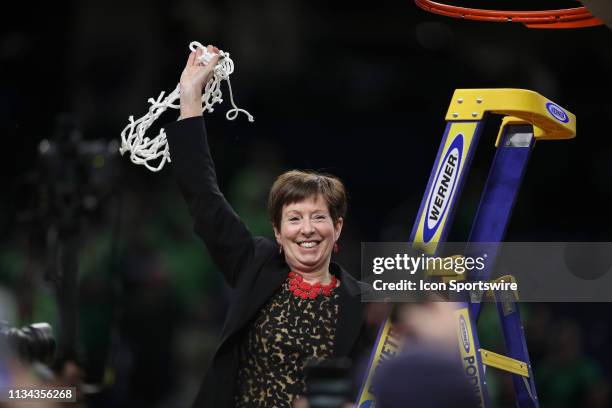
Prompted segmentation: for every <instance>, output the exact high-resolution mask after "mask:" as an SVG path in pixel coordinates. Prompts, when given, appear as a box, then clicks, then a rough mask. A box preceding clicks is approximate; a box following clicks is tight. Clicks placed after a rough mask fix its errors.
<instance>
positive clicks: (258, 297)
mask: <svg viewBox="0 0 612 408" xmlns="http://www.w3.org/2000/svg"><path fill="white" fill-rule="evenodd" d="M166 134H167V140H168V144H169V146H170V155H171V159H172V167H173V170H174V174H175V177H176V180H177V182H178V185H179V188H180V189H181V191H182V193H183V196H184V198H185V200H186V201H187V205H188V206H189V211H190V213H191V215H192V217H193V220H194V224H195V226H194V230H195V232H196V233H197V235H199V236H200V238H202V239H203V240H204V242H205V243H206V246H207V247H208V250H209V252H210V255H211V256H212V258H213V260H214V261H215V263H216V264H217V265H218V267H219V269H220V270H221V271H222V273H223V275H224V277H225V281H226V282H227V284H228V285H229V286H230V288H231V289H232V295H231V296H230V298H231V299H230V305H229V311H228V314H227V317H226V320H225V324H224V325H223V329H222V331H221V337H220V340H219V346H218V348H217V350H216V352H215V354H214V357H213V359H212V361H211V363H210V366H209V368H208V372H207V373H206V375H205V377H204V382H203V384H202V386H201V387H200V391H199V393H198V396H197V398H196V401H195V403H194V407H215V408H223V407H233V405H234V392H235V391H234V390H235V385H236V380H237V374H238V364H239V347H240V343H241V341H242V338H243V334H244V330H245V329H247V328H248V323H249V322H250V321H251V320H252V318H253V317H254V316H255V314H256V313H257V311H258V310H259V309H260V308H261V307H262V306H263V305H264V304H265V303H266V301H267V300H268V299H269V298H270V297H271V296H272V295H273V294H274V292H275V291H277V290H278V288H279V287H280V286H281V285H282V283H283V282H284V281H285V279H286V278H287V274H288V273H289V267H288V266H287V263H286V262H285V259H284V257H283V256H282V255H280V254H279V252H278V245H277V243H276V242H275V241H273V240H271V239H268V238H263V237H253V236H252V234H251V232H250V231H249V230H248V228H247V227H246V226H245V224H244V223H243V222H242V221H241V220H240V218H239V217H238V215H236V213H235V212H234V211H233V209H232V207H231V206H230V205H229V204H228V202H227V201H226V199H225V197H224V196H223V194H222V193H221V191H219V187H218V185H217V177H216V174H215V166H214V163H213V160H212V157H211V155H210V149H209V147H208V142H207V139H206V130H205V127H204V121H203V119H202V118H201V117H195V118H188V119H184V120H180V121H178V122H175V123H172V124H170V125H169V126H167V127H166ZM330 271H331V273H333V274H334V275H336V276H337V277H338V278H339V279H340V281H341V285H340V286H339V287H338V291H339V305H340V308H339V316H338V323H337V324H338V326H337V328H336V340H335V346H334V356H337V357H342V356H348V357H354V355H355V353H357V352H359V351H360V350H358V344H359V345H361V344H360V342H358V340H359V338H360V334H361V331H362V330H363V304H362V303H361V298H360V294H361V291H362V290H363V286H362V285H363V284H361V283H360V282H359V281H357V280H355V279H354V278H353V277H352V276H351V275H350V274H348V273H347V272H345V271H344V270H343V269H342V268H340V267H339V266H338V265H336V264H334V263H331V264H330Z"/></svg>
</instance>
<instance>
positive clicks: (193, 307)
mask: <svg viewBox="0 0 612 408" xmlns="http://www.w3.org/2000/svg"><path fill="white" fill-rule="evenodd" d="M491 3H492V2H491V1H488V2H483V1H481V2H477V1H473V2H469V1H456V2H454V3H452V4H455V5H476V6H481V7H488V8H494V9H552V8H564V7H575V6H579V4H578V2H576V1H539V2H533V1H529V2H527V1H499V2H495V3H499V4H495V5H492V4H491ZM534 3H538V4H537V5H535V4H534ZM2 20H3V22H2V25H1V28H0V31H1V35H0V70H1V71H0V72H1V73H2V75H0V115H1V120H0V126H1V129H2V130H1V135H2V141H3V146H4V147H3V149H2V150H3V155H2V159H1V160H0V177H2V189H1V200H0V228H1V232H2V233H1V238H0V320H6V321H7V323H8V324H10V325H11V326H16V327H22V326H25V325H29V324H31V323H33V322H48V323H49V324H50V325H51V326H52V327H53V329H54V333H55V336H56V337H57V338H58V345H57V356H58V358H57V359H56V361H54V362H49V367H50V368H52V369H53V370H54V371H55V376H56V379H55V380H52V379H51V373H50V372H49V371H48V368H49V367H41V366H38V365H33V368H31V369H29V371H28V372H29V373H30V374H28V375H29V376H31V377H32V378H35V380H33V381H42V382H45V381H50V382H54V381H55V382H54V384H57V383H62V381H65V382H67V383H70V384H77V385H78V387H79V389H80V392H82V395H81V396H80V401H81V402H79V403H78V404H77V405H78V406H91V407H115V406H130V407H182V406H189V405H190V404H191V403H192V401H193V399H194V396H195V394H196V392H197V390H198V387H199V385H200V381H201V378H202V375H203V373H204V371H205V369H206V367H207V361H208V358H209V357H210V356H211V353H213V352H214V348H215V345H216V338H217V335H218V333H219V330H220V327H221V324H222V322H223V317H224V315H225V311H226V307H227V303H228V300H227V292H226V290H225V288H224V286H223V282H222V279H221V277H220V275H219V274H218V273H217V270H216V267H215V265H214V264H213V263H212V261H211V259H210V258H209V256H208V253H207V251H206V248H205V247H204V245H203V244H202V243H201V242H200V241H199V240H198V239H197V238H196V237H195V236H194V235H193V233H192V229H191V226H192V222H191V220H190V218H189V214H188V212H187V208H186V205H185V203H184V202H183V200H182V198H181V196H180V193H179V191H178V188H177V187H176V184H175V182H174V180H173V177H172V171H171V166H172V164H167V165H166V166H165V167H164V169H163V170H162V171H161V172H159V173H152V172H150V171H148V170H146V169H145V168H144V167H142V166H136V165H134V164H132V163H131V162H130V160H129V158H128V157H127V155H126V156H125V157H121V156H120V155H119V154H118V147H119V143H120V133H121V131H122V129H123V128H124V127H125V126H126V125H127V120H128V116H130V115H134V116H135V117H140V116H142V115H143V114H144V113H146V110H147V109H148V103H147V102H146V101H147V99H148V98H150V97H155V98H156V97H157V96H158V95H159V93H160V92H161V91H162V90H163V91H166V92H169V91H171V90H172V89H174V87H175V86H176V84H177V82H178V79H179V77H180V74H181V71H182V69H183V67H184V65H185V61H186V58H187V55H188V48H187V46H188V44H189V43H190V42H191V41H194V40H197V41H200V42H201V43H203V44H215V45H217V46H218V47H219V48H221V49H222V50H225V51H228V52H230V54H231V57H232V59H233V60H234V62H235V64H236V69H235V72H234V73H233V74H232V77H231V82H232V87H233V91H234V97H235V100H236V103H237V104H238V106H239V107H241V108H244V109H247V110H248V111H249V112H250V113H252V114H253V115H254V116H255V122H254V123H252V124H251V123H249V122H248V121H247V120H246V118H245V117H244V116H239V117H238V119H237V120H235V121H234V122H230V121H227V120H225V118H224V115H225V112H226V111H227V109H229V107H230V105H229V96H228V95H227V87H226V84H223V85H222V86H223V88H222V90H223V92H224V99H225V100H224V103H223V104H221V105H217V106H216V108H215V112H213V113H208V114H205V119H206V126H207V128H208V132H209V141H210V144H211V149H212V154H213V157H214V158H215V162H216V166H217V172H218V175H219V183H220V185H221V189H222V191H223V192H224V193H225V195H226V197H227V198H228V200H229V201H230V202H231V203H232V205H233V206H234V208H235V210H236V212H237V213H238V214H240V215H241V216H242V218H243V219H244V220H245V222H246V223H247V224H248V226H249V227H250V229H251V230H252V231H253V232H254V233H256V234H258V235H267V236H271V235H272V229H271V227H270V224H269V221H268V217H267V213H266V200H267V194H268V191H269V188H270V186H271V184H272V182H273V180H274V178H275V177H276V176H277V175H278V174H280V173H281V172H282V171H284V170H287V169H290V168H307V169H317V170H324V171H327V172H330V173H332V174H335V175H337V176H339V177H340V178H341V179H342V180H343V181H344V182H345V183H346V185H347V189H348V192H349V211H348V215H347V217H346V221H345V227H344V231H343V235H342V238H341V240H340V245H341V251H340V254H339V255H338V256H337V258H338V261H339V263H341V264H342V265H344V266H345V267H346V269H347V270H349V271H351V272H352V273H353V274H354V275H355V276H357V277H358V276H359V271H360V256H359V253H360V244H361V242H366V241H381V242H384V241H400V242H401V241H408V239H409V235H410V230H411V228H412V224H413V222H414V220H415V217H416V215H417V211H418V207H419V203H420V201H421V198H422V195H423V192H424V190H425V187H426V182H427V180H428V177H429V173H430V171H431V166H432V164H433V160H434V159H435V155H436V151H437V148H438V145H439V143H440V138H441V135H442V133H443V131H444V127H445V121H444V116H445V114H446V110H447V108H448V105H449V102H450V100H451V96H452V94H453V91H454V90H455V89H457V88H524V89H531V90H534V91H537V92H538V93H540V94H542V95H544V96H546V97H547V98H550V99H551V100H553V101H555V102H556V103H558V104H559V105H561V106H563V107H565V108H567V109H568V110H569V111H571V112H572V113H574V114H575V115H576V117H577V136H576V138H575V139H572V140H568V141H544V142H539V143H538V146H537V148H536V149H535V150H534V152H533V155H532V158H531V162H530V164H529V168H528V170H527V175H526V177H525V182H524V183H523V185H522V188H521V191H520V195H519V197H518V203H517V205H516V207H515V209H514V213H513V216H512V220H511V222H510V225H509V229H508V232H507V235H506V240H507V241H582V242H591V241H605V242H607V241H612V211H611V205H610V203H611V201H612V134H611V131H610V120H611V118H612V75H611V73H612V30H611V29H610V28H608V27H606V26H605V25H602V26H598V27H592V28H583V29H573V30H535V29H528V28H525V27H524V26H522V25H520V24H510V23H486V22H477V21H462V20H459V19H452V18H447V17H443V16H438V15H434V14H430V13H427V12H425V11H423V10H421V9H420V8H418V7H416V6H415V4H414V2H413V1H411V0H394V1H389V0H381V1H369V2H355V1H351V2H348V1H308V2H306V1H290V0H263V1H257V2H253V1H193V0H177V1H143V0H137V1H121V2H120V1H113V0H109V1H88V0H84V1H78V2H77V1H64V2H44V3H41V4H34V3H28V2H16V3H13V4H11V8H10V9H5V11H3V18H2ZM177 116H178V113H177V111H175V110H172V111H168V112H166V113H165V114H164V115H163V116H162V117H161V119H160V120H159V121H158V122H157V123H156V125H155V126H154V128H152V129H151V130H150V132H151V133H152V134H154V133H153V132H155V133H156V132H157V130H158V129H159V127H160V126H163V124H164V123H168V122H171V121H173V120H176V118H177ZM499 123H500V120H499V118H496V117H493V118H492V120H489V121H488V123H487V125H486V128H485V131H484V133H483V135H482V137H481V141H480V145H479V148H478V154H477V155H476V159H475V162H474V163H473V167H472V170H471V172H470V177H469V179H468V180H467V182H466V189H465V190H464V194H463V197H462V199H461V202H460V205H459V210H458V212H457V214H456V218H455V222H454V227H453V229H452V231H451V233H450V240H453V239H454V240H456V241H461V240H464V239H465V236H466V234H467V233H468V232H469V227H470V220H471V219H472V217H473V215H474V211H475V209H476V205H477V203H478V197H479V192H480V188H481V187H482V184H483V183H484V180H485V178H486V175H487V172H488V168H489V166H490V163H491V160H492V157H493V153H494V151H495V147H494V137H495V134H496V130H497V128H498V126H499ZM71 278H72V281H71ZM66 282H68V283H66ZM70 282H73V283H72V284H70ZM611 290H612V288H611ZM523 306H524V312H523V316H524V320H525V330H526V333H527V342H528V345H529V351H530V356H531V362H532V364H533V367H534V376H535V381H536V385H537V390H538V395H539V398H540V401H541V404H542V406H544V407H548V406H551V407H578V406H580V407H605V406H612V395H611V388H610V387H611V386H610V384H611V381H610V379H611V378H612V355H611V354H610V349H609V347H610V344H612V328H611V325H610V321H611V320H610V313H611V312H612V307H611V306H610V304H609V303H547V304H544V303H529V304H524V305H523ZM368 319H370V322H371V326H372V331H373V333H374V334H375V331H376V328H377V327H378V324H379V323H380V319H381V316H380V312H379V311H378V310H377V306H372V308H371V310H370V313H369V315H368ZM496 324H497V323H496V318H495V314H494V312H493V313H489V312H487V311H485V312H484V314H483V316H482V318H481V321H480V324H479V327H480V339H481V342H483V343H485V342H486V343H487V344H488V345H489V347H492V348H493V349H495V347H497V348H503V346H502V345H501V341H502V339H501V337H500V335H499V334H498V333H499V330H498V329H499V328H498V327H497V325H496ZM491 345H492V346H491ZM496 345H497V346H496ZM1 375H2V372H0V376H1ZM489 376H490V379H489V382H490V388H489V392H490V394H491V400H492V401H493V403H494V404H493V406H499V407H506V406H514V402H513V392H512V386H511V382H510V381H509V378H507V376H505V375H504V374H500V373H497V372H494V370H491V373H489V372H487V377H488V378H489ZM0 403H1V402H0ZM7 406H11V405H7Z"/></svg>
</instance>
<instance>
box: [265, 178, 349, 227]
mask: <svg viewBox="0 0 612 408" xmlns="http://www.w3.org/2000/svg"><path fill="white" fill-rule="evenodd" d="M319 194H320V195H321V196H322V197H323V199H324V200H325V202H326V203H327V208H328V209H329V215H330V216H331V218H332V220H333V221H334V224H335V223H336V222H337V221H338V219H339V218H340V217H342V218H344V216H345V214H346V189H345V188H344V184H342V182H341V181H340V180H339V179H338V178H337V177H334V176H332V175H329V174H324V173H317V172H314V171H303V170H290V171H288V172H286V173H283V174H281V175H280V176H278V178H277V179H276V181H275V182H274V184H273V185H272V188H271V189H270V195H269V196H268V214H269V216H270V221H272V225H273V226H274V227H275V228H277V229H280V224H281V217H282V215H283V207H284V206H285V205H288V204H293V203H297V202H299V201H302V200H304V199H306V198H309V197H316V196H317V195H319Z"/></svg>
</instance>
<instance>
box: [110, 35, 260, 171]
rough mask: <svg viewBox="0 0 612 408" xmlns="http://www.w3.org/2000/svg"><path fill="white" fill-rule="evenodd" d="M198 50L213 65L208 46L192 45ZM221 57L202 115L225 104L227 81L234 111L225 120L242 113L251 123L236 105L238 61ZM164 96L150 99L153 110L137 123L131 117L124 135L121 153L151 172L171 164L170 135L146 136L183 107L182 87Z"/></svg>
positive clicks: (203, 96) (242, 110) (122, 133)
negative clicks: (164, 117) (234, 79)
mask: <svg viewBox="0 0 612 408" xmlns="http://www.w3.org/2000/svg"><path fill="white" fill-rule="evenodd" d="M198 48H202V49H204V54H202V56H201V57H200V61H202V62H205V63H207V62H209V61H210V58H211V57H212V54H210V53H208V52H207V50H206V47H204V46H203V45H202V44H200V43H199V42H197V41H193V42H192V43H191V44H189V49H190V50H191V51H195V50H196V49H198ZM219 55H220V58H219V62H218V63H217V65H216V66H215V69H214V71H213V75H212V77H211V78H210V80H209V81H208V83H207V84H206V87H205V88H204V93H203V94H202V112H213V111H214V109H213V105H215V104H216V103H221V102H223V99H222V98H223V95H222V93H221V81H223V80H225V81H227V85H228V89H229V96H230V103H231V104H232V109H230V110H228V111H227V113H226V114H225V117H226V118H227V119H228V120H234V119H236V117H237V116H238V113H240V112H242V113H244V114H245V115H247V117H248V118H249V122H253V120H254V119H253V116H252V115H251V114H250V113H249V112H247V111H246V110H244V109H240V108H238V107H237V106H236V104H235V103H234V96H233V94H232V84H231V82H230V80H229V77H230V75H231V74H232V72H234V62H233V61H232V59H231V58H230V56H229V53H228V52H223V51H220V52H219ZM164 94H165V92H162V93H160V94H159V96H158V97H157V99H153V98H149V100H148V102H149V103H150V104H151V106H150V107H149V111H148V112H147V113H146V114H145V115H144V116H142V117H141V118H139V119H136V120H134V116H130V117H129V118H128V120H129V121H130V123H128V125H127V126H126V127H125V129H123V131H122V132H121V147H120V148H119V152H120V153H121V154H122V155H123V154H124V153H126V152H130V160H132V162H134V163H136V164H142V165H143V166H145V167H146V168H147V169H149V170H151V171H159V170H161V169H162V167H164V164H166V162H170V150H169V149H168V143H167V142H166V133H165V131H164V129H163V128H162V129H160V131H159V133H158V134H157V136H155V137H153V138H149V137H145V133H146V131H147V130H148V129H149V128H150V127H151V125H152V124H153V122H155V121H156V120H157V119H158V118H159V117H160V116H161V114H162V113H164V112H165V111H166V109H168V108H172V109H179V108H180V105H179V104H176V103H175V101H177V100H178V99H179V98H180V86H179V85H177V86H176V88H175V89H174V91H172V93H170V94H169V95H168V96H167V97H166V98H164Z"/></svg>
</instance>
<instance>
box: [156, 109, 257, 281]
mask: <svg viewBox="0 0 612 408" xmlns="http://www.w3.org/2000/svg"><path fill="white" fill-rule="evenodd" d="M165 129H166V137H167V141H168V145H169V147H170V159H171V161H172V169H173V172H174V175H175V178H176V180H177V183H178V185H179V188H180V190H181V192H182V193H183V196H184V198H185V201H186V202H187V205H188V206H189V212H190V213H191V216H192V217H193V220H194V231H195V232H196V234H197V235H198V236H199V237H200V238H202V240H203V241H204V243H205V244H206V246H207V247H208V250H209V252H210V254H211V256H212V258H213V260H214V261H215V263H216V264H217V265H218V266H219V268H220V269H221V271H222V272H223V275H224V276H225V280H226V281H227V283H228V284H229V285H230V286H231V287H234V286H235V285H236V282H237V280H238V279H239V278H240V271H241V270H242V269H243V267H244V266H245V265H247V264H248V263H249V262H250V259H251V258H252V257H253V252H254V241H253V236H252V234H251V232H250V231H249V229H248V228H247V227H246V225H245V224H244V223H243V222H242V220H241V219H240V218H239V217H238V215H237V214H236V213H235V212H234V210H233V209H232V207H231V206H230V205H229V203H228V202H227V200H226V199H225V197H224V196H223V194H222V193H221V191H220V190H219V186H218V184H217V175H216V172H215V164H214V162H213V160H212V156H211V155H210V148H209V147H208V141H207V138H206V129H205V127H204V120H203V119H202V117H199V116H198V117H193V118H187V119H183V120H179V121H177V122H174V123H172V124H170V125H168V126H166V128H165Z"/></svg>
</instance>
